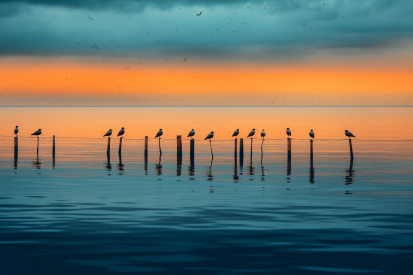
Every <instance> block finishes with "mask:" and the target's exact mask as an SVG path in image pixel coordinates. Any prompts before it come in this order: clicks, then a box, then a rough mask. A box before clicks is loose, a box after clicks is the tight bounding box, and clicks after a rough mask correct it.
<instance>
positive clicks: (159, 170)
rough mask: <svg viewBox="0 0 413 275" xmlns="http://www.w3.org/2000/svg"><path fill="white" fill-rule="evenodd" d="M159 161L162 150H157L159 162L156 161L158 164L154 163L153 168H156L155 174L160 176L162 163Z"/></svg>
mask: <svg viewBox="0 0 413 275" xmlns="http://www.w3.org/2000/svg"><path fill="white" fill-rule="evenodd" d="M159 145H160V142H159ZM159 149H160V147H159ZM161 161H162V152H161V151H160V152H159V163H158V164H155V170H156V174H157V175H158V176H161V175H162V164H161Z"/></svg>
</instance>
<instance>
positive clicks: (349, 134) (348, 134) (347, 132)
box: [344, 130, 356, 138]
mask: <svg viewBox="0 0 413 275" xmlns="http://www.w3.org/2000/svg"><path fill="white" fill-rule="evenodd" d="M344 132H345V134H346V136H348V138H351V137H356V136H355V135H353V134H352V133H351V132H349V131H348V130H345V131H344Z"/></svg>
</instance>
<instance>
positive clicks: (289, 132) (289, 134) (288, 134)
mask: <svg viewBox="0 0 413 275" xmlns="http://www.w3.org/2000/svg"><path fill="white" fill-rule="evenodd" d="M285 132H286V133H287V136H289V137H290V136H291V130H290V128H287V131H285Z"/></svg>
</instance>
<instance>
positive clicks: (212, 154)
mask: <svg viewBox="0 0 413 275" xmlns="http://www.w3.org/2000/svg"><path fill="white" fill-rule="evenodd" d="M209 147H211V156H212V159H214V153H212V145H211V140H209ZM211 165H212V162H211Z"/></svg>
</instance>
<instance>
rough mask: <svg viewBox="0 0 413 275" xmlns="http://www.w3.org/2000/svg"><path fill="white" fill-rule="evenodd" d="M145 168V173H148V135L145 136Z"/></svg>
mask: <svg viewBox="0 0 413 275" xmlns="http://www.w3.org/2000/svg"><path fill="white" fill-rule="evenodd" d="M144 156H145V159H144V169H145V175H148V136H145V152H144Z"/></svg>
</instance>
